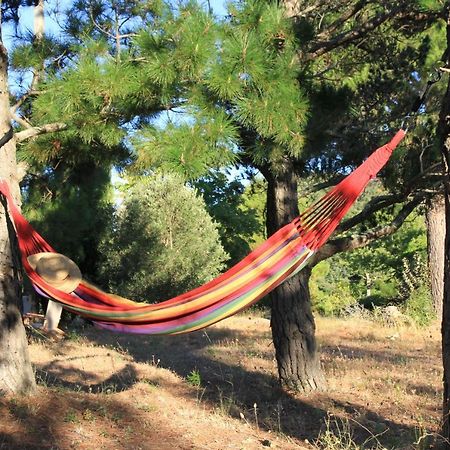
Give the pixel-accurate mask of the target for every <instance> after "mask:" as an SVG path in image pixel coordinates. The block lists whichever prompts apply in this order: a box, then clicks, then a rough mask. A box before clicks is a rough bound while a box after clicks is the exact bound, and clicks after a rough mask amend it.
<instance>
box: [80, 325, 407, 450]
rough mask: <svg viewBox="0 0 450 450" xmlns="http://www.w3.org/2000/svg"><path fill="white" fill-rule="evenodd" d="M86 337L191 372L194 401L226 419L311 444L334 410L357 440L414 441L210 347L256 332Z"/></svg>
mask: <svg viewBox="0 0 450 450" xmlns="http://www.w3.org/2000/svg"><path fill="white" fill-rule="evenodd" d="M87 336H88V338H89V339H90V340H91V341H94V342H96V343H97V344H100V345H106V346H112V347H114V346H116V345H117V346H118V347H119V348H120V349H123V350H125V351H126V352H127V353H128V354H129V355H130V356H132V357H133V358H134V360H135V361H137V362H144V363H149V364H153V365H157V366H158V367H164V368H166V369H170V370H172V371H174V372H175V373H177V374H178V375H180V376H181V377H183V378H188V379H189V375H190V374H191V375H192V373H193V371H197V372H198V374H199V377H200V380H201V385H200V386H199V387H198V388H197V393H196V397H197V399H198V400H199V401H202V402H206V403H207V404H208V405H209V406H211V407H212V408H213V409H215V410H218V411H220V412H221V413H224V414H226V415H230V416H231V417H235V418H241V419H242V415H243V417H244V420H246V421H247V422H249V423H250V424H252V425H253V426H255V427H259V428H262V429H265V430H271V431H276V432H282V433H284V434H286V435H288V436H291V437H293V438H297V439H301V440H305V439H308V440H309V441H310V442H311V441H313V440H315V439H317V437H318V436H319V435H320V433H322V432H323V431H324V429H325V428H326V427H327V418H328V417H329V415H328V411H332V410H336V409H338V410H341V411H342V414H341V415H339V414H338V415H335V416H334V417H333V423H339V422H340V423H342V422H347V418H348V417H350V418H355V419H354V420H350V421H349V422H348V426H349V428H350V429H351V432H352V433H353V436H354V439H355V441H356V442H358V443H359V444H363V443H367V442H368V440H369V441H373V440H374V436H375V435H379V434H380V431H381V432H382V434H381V435H380V436H379V437H378V438H377V439H378V440H379V441H380V443H381V444H382V445H385V446H386V447H387V448H392V447H394V448H395V445H396V444H397V443H402V445H403V446H404V445H405V444H411V443H412V442H414V439H415V429H414V428H413V427H410V426H407V425H404V424H401V423H397V422H395V421H391V420H387V419H386V418H384V417H382V416H380V415H379V414H377V413H376V412H374V411H373V410H371V409H370V408H369V407H368V406H367V407H364V408H363V407H361V406H360V405H357V404H353V403H351V402H348V403H345V405H344V404H343V403H339V402H338V401H335V400H334V399H333V397H332V393H331V394H327V393H325V394H310V395H309V396H308V395H306V396H300V395H294V394H292V393H289V392H286V391H283V390H281V389H280V387H279V384H278V380H277V378H276V377H275V376H274V375H273V372H272V371H269V370H267V369H264V368H263V367H259V366H257V365H255V366H254V367H253V370H252V369H250V368H249V367H248V365H247V367H244V365H243V363H241V361H240V360H239V359H238V360H236V361H233V362H230V361H229V360H227V361H225V360H224V359H223V358H222V357H221V355H220V351H216V350H214V349H213V348H212V347H213V346H212V344H217V343H229V345H240V343H242V344H243V343H245V342H246V341H251V340H252V339H256V338H258V337H259V338H260V337H261V333H259V332H251V331H245V332H240V331H237V330H233V329H220V328H210V329H208V332H207V333H205V332H202V331H200V332H196V333H191V334H188V335H182V336H169V337H158V336H130V335H117V334H112V333H109V332H104V331H97V330H95V329H92V330H89V331H87ZM264 353H266V352H264ZM255 361H257V359H255ZM256 364H257V362H256ZM255 405H256V406H255ZM359 420H360V421H361V422H360V423H358V421H359ZM329 425H330V424H329V422H328V426H329ZM372 443H373V442H372ZM397 448H398V447H397Z"/></svg>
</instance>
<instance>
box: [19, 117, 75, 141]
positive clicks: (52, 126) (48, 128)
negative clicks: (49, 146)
mask: <svg viewBox="0 0 450 450" xmlns="http://www.w3.org/2000/svg"><path fill="white" fill-rule="evenodd" d="M66 129H67V124H65V123H62V122H55V123H49V124H47V125H42V126H40V127H31V128H28V129H26V130H23V131H19V132H18V133H16V142H18V143H19V142H23V141H26V140H27V139H31V138H34V137H36V136H40V135H41V134H47V133H56V132H58V131H64V130H66Z"/></svg>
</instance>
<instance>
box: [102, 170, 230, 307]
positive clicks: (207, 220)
mask: <svg viewBox="0 0 450 450" xmlns="http://www.w3.org/2000/svg"><path fill="white" fill-rule="evenodd" d="M102 255H103V260H102V262H103V264H102V269H101V275H102V276H103V277H104V281H105V282H108V284H109V288H110V289H111V290H112V291H114V292H119V293H120V294H121V295H124V296H127V297H130V298H133V299H141V300H147V301H150V302H154V301H161V300H165V299H168V298H170V297H173V296H175V295H178V294H181V293H183V292H185V291H188V290H190V289H193V288H194V287H197V286H199V285H201V284H203V283H205V282H207V281H209V280H211V279H212V278H214V277H215V276H217V275H218V274H219V272H220V271H221V270H222V269H223V268H224V262H225V261H226V260H227V259H228V255H227V254H226V253H225V251H224V250H223V247H222V246H221V244H220V238H219V232H218V227H217V224H215V223H214V222H213V221H212V220H211V217H210V216H209V215H208V212H207V210H206V208H205V204H204V202H203V200H202V198H201V197H199V196H198V195H197V193H196V192H195V191H194V190H193V189H191V188H188V187H186V186H185V185H184V182H183V181H182V179H180V178H179V177H177V176H174V175H153V176H149V177H146V178H143V179H139V180H137V181H136V183H134V184H133V186H132V187H131V188H128V187H127V188H126V197H125V199H124V202H123V204H122V205H121V206H120V209H119V211H118V213H117V217H116V222H115V225H114V231H113V233H112V235H111V237H110V238H109V239H107V240H105V242H104V243H103V245H102Z"/></svg>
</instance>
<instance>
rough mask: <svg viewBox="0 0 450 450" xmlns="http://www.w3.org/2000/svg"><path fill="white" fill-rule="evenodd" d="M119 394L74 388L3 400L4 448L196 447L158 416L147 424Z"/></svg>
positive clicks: (0, 401) (181, 449)
mask: <svg viewBox="0 0 450 450" xmlns="http://www.w3.org/2000/svg"><path fill="white" fill-rule="evenodd" d="M118 395H119V396H120V395H122V397H118V396H113V395H111V396H110V395H89V396H87V395H86V394H80V393H78V392H73V391H71V390H70V387H69V388H68V389H64V391H62V390H61V389H59V388H58V389H47V390H45V392H43V391H41V392H40V393H38V394H37V395H35V396H27V397H8V398H2V399H0V414H1V416H2V427H1V430H0V449H5V450H36V449H69V448H76V449H94V448H95V449H99V450H100V449H111V448H130V449H131V448H133V449H134V448H136V449H137V448H140V449H148V450H150V449H155V448H158V449H159V448H161V449H163V448H171V449H175V450H187V449H192V448H193V443H192V442H190V441H189V440H188V439H185V438H183V437H181V436H180V435H179V433H178V432H177V430H176V429H172V428H171V426H170V424H166V423H164V422H163V421H162V420H160V419H159V418H157V417H156V418H152V419H151V422H149V421H148V417H147V419H146V420H147V422H146V423H143V421H142V420H141V417H140V413H141V412H140V411H139V410H138V409H137V408H136V407H134V406H133V405H132V404H131V402H126V399H125V397H123V394H118ZM153 419H154V422H153ZM144 428H145V434H144V433H143V429H144Z"/></svg>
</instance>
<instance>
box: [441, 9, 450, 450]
mask: <svg viewBox="0 0 450 450" xmlns="http://www.w3.org/2000/svg"><path fill="white" fill-rule="evenodd" d="M445 11H446V17H447V51H446V54H445V55H446V60H445V61H443V62H444V64H449V63H450V2H446V4H445ZM439 140H440V142H439V145H440V149H441V154H442V163H443V168H444V198H445V256H444V297H443V304H442V360H443V366H444V395H443V408H442V433H441V435H442V438H443V443H442V447H443V448H450V424H449V414H450V81H449V82H448V83H447V90H446V92H445V95H444V98H443V99H442V107H441V113H440V117H439Z"/></svg>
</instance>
